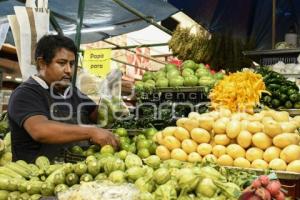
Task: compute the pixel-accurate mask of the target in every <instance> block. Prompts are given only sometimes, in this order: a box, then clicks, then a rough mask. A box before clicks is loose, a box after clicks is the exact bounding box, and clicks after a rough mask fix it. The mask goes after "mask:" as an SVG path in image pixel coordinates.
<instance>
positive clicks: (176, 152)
mask: <svg viewBox="0 0 300 200" xmlns="http://www.w3.org/2000/svg"><path fill="white" fill-rule="evenodd" d="M187 158H188V155H187V154H186V153H185V152H184V151H183V150H182V149H179V148H177V149H173V150H172V151H171V159H175V160H180V161H186V160H187Z"/></svg>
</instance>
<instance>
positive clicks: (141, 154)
mask: <svg viewBox="0 0 300 200" xmlns="http://www.w3.org/2000/svg"><path fill="white" fill-rule="evenodd" d="M137 155H138V156H139V157H140V158H142V159H143V158H148V157H149V156H150V152H149V150H148V149H145V148H144V149H139V150H138V153H137Z"/></svg>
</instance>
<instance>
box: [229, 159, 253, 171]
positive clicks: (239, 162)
mask: <svg viewBox="0 0 300 200" xmlns="http://www.w3.org/2000/svg"><path fill="white" fill-rule="evenodd" d="M233 166H235V167H242V168H250V166H251V164H250V162H249V161H248V160H246V159H245V158H242V157H238V158H236V159H235V160H234V161H233Z"/></svg>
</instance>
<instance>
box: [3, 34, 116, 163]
mask: <svg viewBox="0 0 300 200" xmlns="http://www.w3.org/2000/svg"><path fill="white" fill-rule="evenodd" d="M76 55H77V49H76V46H75V45H74V43H73V41H72V40H71V39H69V38H67V37H64V36H58V35H48V36H44V37H42V38H41V39H40V41H39V42H38V44H37V47H36V51H35V60H36V64H37V69H38V74H37V75H34V76H32V77H30V78H29V79H28V80H27V81H25V82H23V83H22V84H21V85H20V86H19V87H18V88H16V90H15V91H14V92H13V93H12V95H11V97H10V100H9V105H8V117H9V124H10V129H11V140H12V153H13V160H14V161H16V160H25V161H27V162H34V161H35V159H36V158H37V157H38V156H41V155H45V156H47V157H49V158H50V159H51V160H52V159H55V158H56V157H58V156H59V155H60V153H61V151H62V150H63V149H64V148H65V147H66V146H68V145H69V144H71V143H74V142H79V141H83V140H90V141H91V142H93V143H95V144H99V145H106V144H109V145H112V146H113V147H115V148H117V147H118V140H117V138H116V137H115V136H114V135H113V134H112V133H110V132H109V131H107V130H105V129H101V128H97V127H95V126H92V125H87V124H90V123H95V122H96V118H97V106H96V105H95V104H94V103H93V101H92V100H91V99H89V98H88V97H87V96H86V95H84V94H82V93H81V92H80V91H79V90H78V89H77V88H76V87H75V88H72V87H71V86H70V83H71V74H72V73H71V72H72V67H73V65H74V63H75V56H76ZM78 124H84V126H81V125H78Z"/></svg>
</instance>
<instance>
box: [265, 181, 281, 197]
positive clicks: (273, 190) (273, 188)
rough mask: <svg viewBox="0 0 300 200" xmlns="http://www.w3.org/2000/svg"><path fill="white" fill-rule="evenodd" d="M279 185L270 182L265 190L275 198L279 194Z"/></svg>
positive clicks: (278, 183) (276, 182) (275, 182)
mask: <svg viewBox="0 0 300 200" xmlns="http://www.w3.org/2000/svg"><path fill="white" fill-rule="evenodd" d="M280 188H281V184H280V182H279V181H271V182H270V183H269V184H268V185H267V190H268V191H269V192H270V194H271V195H272V196H273V197H275V196H276V195H277V194H278V193H279V192H280Z"/></svg>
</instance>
